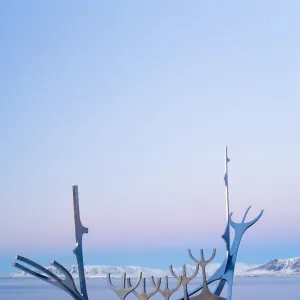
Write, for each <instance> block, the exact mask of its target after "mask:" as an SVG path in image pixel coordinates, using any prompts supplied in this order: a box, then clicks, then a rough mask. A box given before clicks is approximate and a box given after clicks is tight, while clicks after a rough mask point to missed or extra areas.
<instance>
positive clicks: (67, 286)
mask: <svg viewBox="0 0 300 300" xmlns="http://www.w3.org/2000/svg"><path fill="white" fill-rule="evenodd" d="M16 259H18V260H19V261H22V262H24V263H26V264H28V265H29V266H31V267H33V268H35V269H37V270H39V271H40V272H42V273H44V274H46V275H48V276H49V277H47V276H45V275H43V274H40V273H38V272H36V271H33V270H31V269H29V268H27V267H25V266H23V265H21V264H19V263H17V262H15V263H14V264H13V265H14V266H15V267H16V268H18V269H20V270H22V271H25V272H26V273H28V274H30V275H32V276H35V277H37V278H39V279H41V280H43V281H45V282H48V283H50V284H52V285H54V286H56V287H58V288H60V289H62V290H64V291H65V292H67V293H68V294H69V295H70V296H72V298H74V299H76V300H84V298H83V296H82V295H81V294H80V293H79V292H78V290H77V289H76V286H75V283H74V280H73V278H72V276H71V274H70V273H69V272H68V271H67V270H66V269H65V268H64V267H63V266H62V265H60V264H59V263H57V262H53V263H52V265H53V266H54V267H56V268H57V269H59V270H60V271H61V272H62V273H63V274H64V276H65V278H64V279H62V278H59V277H58V276H56V275H55V274H53V273H52V272H50V271H49V270H47V269H46V268H44V267H42V266H41V265H39V264H37V263H35V262H34V261H32V260H30V259H28V258H25V257H23V256H17V257H16Z"/></svg>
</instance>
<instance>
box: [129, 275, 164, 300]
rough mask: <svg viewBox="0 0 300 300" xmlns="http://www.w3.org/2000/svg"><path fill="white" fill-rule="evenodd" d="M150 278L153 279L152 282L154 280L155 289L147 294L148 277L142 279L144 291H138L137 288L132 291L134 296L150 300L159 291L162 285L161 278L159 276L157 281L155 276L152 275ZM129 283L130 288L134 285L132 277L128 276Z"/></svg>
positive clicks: (142, 299)
mask: <svg viewBox="0 0 300 300" xmlns="http://www.w3.org/2000/svg"><path fill="white" fill-rule="evenodd" d="M150 279H151V281H152V282H154V290H153V291H152V292H151V293H149V294H147V292H146V278H143V279H142V291H141V293H138V292H137V291H135V290H133V291H132V294H133V295H134V296H136V297H137V298H138V299H139V300H148V299H150V298H151V297H152V296H154V295H155V294H156V293H157V291H158V289H159V287H160V283H161V278H158V279H157V281H156V283H155V281H154V277H153V276H151V277H150ZM127 285H128V287H130V288H131V287H132V285H131V281H130V278H127Z"/></svg>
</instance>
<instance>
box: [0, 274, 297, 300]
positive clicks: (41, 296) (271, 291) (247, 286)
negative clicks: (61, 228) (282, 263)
mask: <svg viewBox="0 0 300 300" xmlns="http://www.w3.org/2000/svg"><path fill="white" fill-rule="evenodd" d="M197 282H200V280H195V282H191V284H190V286H191V288H194V287H196V286H197ZM117 284H118V282H116V285H117ZM87 285H88V291H89V298H90V299H91V300H93V299H95V300H96V299H97V300H101V299H102V300H110V299H112V300H113V299H116V300H117V299H118V298H117V297H116V295H115V294H114V293H113V292H111V291H110V290H109V288H108V287H107V285H106V281H105V280H103V279H88V280H87ZM181 294H182V292H181V291H179V292H178V293H176V295H174V296H173V298H172V299H177V298H178V296H180V295H181ZM19 299H20V300H29V299H30V300H50V299H51V300H53V299H55V300H64V299H65V300H68V299H72V298H71V297H70V296H68V295H67V294H65V293H64V292H63V291H61V290H58V289H56V288H55V287H53V286H51V285H49V284H46V283H44V282H41V281H39V280H37V279H33V278H14V279H11V278H0V300H19ZM126 299H137V298H136V297H134V296H130V297H127V298H126ZM151 299H153V300H154V299H161V297H159V295H158V296H153V297H152V298H151ZM250 299H251V300H254V299H255V300H268V299H270V300H271V299H272V300H282V299H284V300H285V299H288V300H294V299H295V300H296V299H297V300H299V299H300V277H247V278H236V279H235V284H234V291H233V300H250Z"/></svg>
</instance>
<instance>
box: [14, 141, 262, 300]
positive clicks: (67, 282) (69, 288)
mask: <svg viewBox="0 0 300 300" xmlns="http://www.w3.org/2000/svg"><path fill="white" fill-rule="evenodd" d="M229 161H230V160H229V158H228V155H227V147H225V176H224V181H225V201H226V220H227V222H226V227H225V231H224V234H223V235H222V239H223V240H224V242H225V247H226V258H225V260H224V262H223V263H222V265H221V266H220V267H219V268H218V270H217V271H216V272H215V273H214V274H213V275H212V276H211V277H210V278H209V279H206V272H205V268H206V265H207V264H208V263H209V262H210V261H211V260H212V259H213V258H214V257H215V253H216V250H215V249H214V251H213V255H212V257H211V258H210V259H209V260H207V261H206V260H205V259H204V255H203V250H201V251H200V254H201V260H200V261H198V260H197V259H195V258H194V257H193V255H192V253H191V251H190V250H189V256H190V258H191V259H192V260H193V261H194V262H196V269H195V271H194V273H193V274H192V276H189V277H188V276H187V274H186V266H185V265H183V266H182V276H178V275H176V274H175V272H174V270H173V268H172V265H170V266H169V269H170V272H171V274H172V275H173V276H174V277H175V278H177V280H178V281H177V286H176V287H175V288H174V289H171V290H170V289H169V287H168V277H167V276H166V277H165V278H164V281H165V288H164V290H162V289H160V284H161V279H158V281H157V282H156V283H155V281H154V278H153V277H152V278H150V279H151V282H152V285H153V287H154V290H153V291H152V292H151V293H149V294H147V293H146V279H145V278H143V281H142V292H141V293H138V292H137V291H135V289H136V288H137V287H138V285H139V284H140V281H141V278H142V273H140V274H139V275H138V277H137V280H136V283H135V284H134V285H133V286H132V285H131V281H130V279H128V280H127V287H126V286H125V285H126V274H125V273H123V275H122V279H121V288H120V289H119V290H117V289H116V288H115V287H114V286H113V284H112V282H111V275H110V273H108V276H107V282H108V285H109V287H110V288H111V289H112V290H113V291H114V292H115V293H116V294H117V296H118V297H119V299H120V300H124V299H125V298H126V297H127V296H128V295H129V294H130V293H133V294H134V295H135V296H136V297H138V298H139V299H140V300H147V299H149V298H150V297H152V296H153V295H154V294H155V293H157V292H158V293H160V294H161V295H162V296H163V297H164V299H165V300H168V299H170V296H171V295H172V294H173V293H174V292H175V291H177V290H178V289H179V287H180V286H181V285H182V286H183V293H184V294H183V297H181V298H180V299H179V300H192V299H194V300H224V299H225V298H222V297H220V295H221V293H222V291H223V289H224V286H225V283H227V285H228V291H227V296H226V300H231V298H232V285H233V277H234V270H235V264H236V258H237V253H238V249H239V245H240V243H241V240H242V237H243V235H244V233H245V232H246V230H247V229H248V228H250V227H251V226H252V225H254V224H255V223H256V222H257V221H258V220H259V219H260V218H261V216H262V214H263V210H262V211H261V212H260V214H259V215H258V216H257V217H256V218H254V219H253V220H252V221H249V222H246V217H247V214H248V212H249V210H250V208H251V206H250V207H249V208H248V209H247V210H246V212H245V214H244V217H243V219H242V222H241V223H236V222H234V221H233V220H232V213H231V214H230V213H229V188H228V162H229ZM73 205H74V221H75V237H76V248H75V249H74V250H73V253H74V254H75V256H76V260H77V265H78V272H79V284H80V289H79V290H78V288H77V287H76V285H75V282H74V279H73V278H72V275H71V274H70V273H69V272H68V270H67V269H66V268H65V267H64V266H62V265H61V264H59V263H58V262H56V261H53V262H52V263H51V264H52V265H53V266H54V267H55V268H56V269H57V270H59V271H60V272H61V274H62V275H63V276H64V278H60V277H58V276H57V275H55V274H54V273H53V272H51V271H50V270H48V269H46V268H44V267H42V266H41V265H39V264H37V263H36V262H34V261H32V260H30V259H28V258H25V257H22V256H17V257H16V260H17V261H19V262H23V263H25V264H27V265H28V266H30V267H32V268H33V269H30V268H28V267H26V266H24V265H22V264H20V263H19V262H15V263H14V264H13V265H14V266H15V267H16V268H19V269H20V270H22V271H24V272H26V273H28V274H30V275H32V276H35V277H37V278H39V279H41V280H43V281H45V282H47V283H50V284H52V285H54V286H56V287H58V288H60V289H62V290H63V291H65V292H66V293H68V294H69V295H70V296H71V297H72V298H73V299H76V300H88V293H87V288H86V281H85V273H84V261H83V246H82V238H83V235H84V234H85V233H88V228H86V227H84V226H83V225H82V223H81V219H80V212H79V197H78V187H77V186H76V185H74V186H73ZM230 227H232V228H233V229H234V231H235V236H234V239H233V241H232V243H231V240H230ZM199 267H201V270H202V275H203V283H202V284H201V285H200V286H199V287H198V288H196V289H195V290H193V291H191V292H189V291H188V284H189V282H190V281H191V280H193V279H194V278H195V277H196V276H197V274H198V271H199ZM218 280H219V283H218V285H217V287H216V288H215V290H214V293H212V292H210V290H209V289H208V285H209V284H210V283H212V282H215V281H218ZM198 292H201V293H200V294H199V295H195V294H196V293H198Z"/></svg>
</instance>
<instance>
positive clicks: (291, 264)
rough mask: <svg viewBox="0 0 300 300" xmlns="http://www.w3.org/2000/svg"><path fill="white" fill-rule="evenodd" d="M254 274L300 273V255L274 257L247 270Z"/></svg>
mask: <svg viewBox="0 0 300 300" xmlns="http://www.w3.org/2000/svg"><path fill="white" fill-rule="evenodd" d="M247 272H248V273H249V274H253V275H277V276H280V275H281V276H286V275H300V257H295V258H287V259H273V260H270V261H268V262H266V263H264V264H262V265H259V266H255V267H252V268H250V269H249V270H248V271H247Z"/></svg>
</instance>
